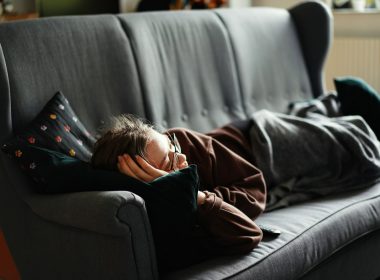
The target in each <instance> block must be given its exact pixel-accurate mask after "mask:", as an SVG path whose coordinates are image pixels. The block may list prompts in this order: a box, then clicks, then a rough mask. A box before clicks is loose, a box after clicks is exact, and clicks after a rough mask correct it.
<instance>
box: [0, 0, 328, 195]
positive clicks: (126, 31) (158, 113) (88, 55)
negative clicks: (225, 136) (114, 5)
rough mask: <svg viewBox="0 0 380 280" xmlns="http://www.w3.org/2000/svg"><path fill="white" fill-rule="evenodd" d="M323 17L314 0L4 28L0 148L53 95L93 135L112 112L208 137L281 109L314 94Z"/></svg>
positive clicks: (318, 86) (0, 32) (318, 88)
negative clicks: (66, 102) (287, 7)
mask: <svg viewBox="0 0 380 280" xmlns="http://www.w3.org/2000/svg"><path fill="white" fill-rule="evenodd" d="M330 22H331V15H330V12H329V11H328V9H327V8H326V7H325V6H324V5H323V4H321V3H319V2H306V3H303V4H301V5H299V6H297V7H295V8H293V9H290V10H289V11H287V10H283V9H275V8H251V9H242V10H238V9H237V10H234V9H221V10H210V11H178V12H171V11H170V12H169V11H167V12H149V13H139V14H124V15H93V16H70V17H52V18H46V19H39V20H30V21H20V22H14V23H2V24H0V89H1V92H0V131H1V132H2V133H1V134H0V143H2V142H4V140H5V139H7V138H9V137H10V136H11V135H12V134H13V133H15V132H17V131H19V130H21V129H22V128H23V127H24V126H25V125H26V124H27V123H29V122H30V121H31V120H32V119H33V118H34V117H35V116H36V115H37V114H38V113H39V111H40V110H41V109H42V107H43V105H44V104H45V103H46V102H47V101H48V100H49V99H50V98H51V97H52V96H53V95H54V93H55V92H56V91H58V90H61V91H62V92H63V93H64V94H65V95H66V97H67V98H68V100H69V101H70V103H71V105H72V107H73V108H74V110H75V111H76V112H77V114H78V116H79V118H80V119H81V120H82V122H83V123H84V124H85V126H86V127H87V128H88V129H89V130H90V131H92V132H96V128H98V127H99V126H101V125H102V123H103V122H104V121H105V120H106V119H107V118H109V117H110V116H112V115H118V114H120V113H133V114H136V115H139V116H140V117H144V118H147V119H149V120H151V121H153V122H154V123H156V124H157V125H159V126H162V127H164V128H165V127H173V126H182V127H188V128H192V129H195V130H198V131H207V130H210V129H213V128H215V127H216V126H220V125H223V124H226V123H228V122H230V121H233V120H236V119H243V118H246V117H248V116H249V115H250V114H251V113H252V112H254V111H255V110H258V109H263V108H265V109H271V110H275V111H285V109H286V105H287V103H288V102H289V101H292V100H297V99H305V98H311V97H313V96H317V95H320V94H321V93H322V92H323V83H322V68H323V64H324V61H325V58H326V55H327V51H328V49H329V45H330V40H329V39H330V37H331V32H330V29H331V25H330ZM4 173H5V172H4V171H3V170H0V177H3V176H4ZM9 177H12V176H9ZM9 177H8V178H9ZM0 180H1V181H2V182H5V181H4V180H5V179H4V180H3V179H2V178H0ZM16 185H19V184H16ZM0 195H1V194H0Z"/></svg>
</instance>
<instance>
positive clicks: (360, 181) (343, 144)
mask: <svg viewBox="0 0 380 280" xmlns="http://www.w3.org/2000/svg"><path fill="white" fill-rule="evenodd" d="M251 118H252V127H251V130H250V137H251V143H252V149H253V153H254V155H255V160H256V165H257V166H258V168H260V169H261V170H262V171H263V174H264V177H265V178H266V181H267V185H268V204H267V210H268V211H269V210H273V209H276V208H279V207H285V206H288V205H289V204H292V203H295V202H300V201H304V200H307V199H310V198H313V197H315V196H320V195H328V194H331V193H337V192H342V191H347V190H353V189H358V188H363V187H365V186H368V185H369V184H373V183H374V182H375V181H377V180H378V179H379V178H380V144H379V141H378V140H377V138H376V136H375V134H374V133H373V131H372V130H371V129H370V127H369V126H368V125H367V123H366V122H365V121H364V120H363V118H362V117H360V116H339V110H338V104H337V103H336V101H335V98H334V96H332V95H328V96H325V97H323V98H322V99H319V100H314V101H312V102H301V103H296V104H293V106H292V107H291V111H290V113H289V114H279V113H273V112H270V111H267V110H262V111H258V112H256V113H254V114H253V115H252V117H251Z"/></svg>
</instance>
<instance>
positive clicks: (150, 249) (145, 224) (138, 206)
mask: <svg viewBox="0 0 380 280" xmlns="http://www.w3.org/2000/svg"><path fill="white" fill-rule="evenodd" d="M130 194H131V195H132V196H133V201H129V202H128V203H125V200H124V203H122V204H121V205H120V207H119V209H118V211H117V215H116V218H117V219H118V220H119V222H120V223H122V224H125V225H127V226H128V228H129V229H130V232H131V235H133V234H134V233H133V231H132V230H131V227H129V225H128V224H127V223H125V222H124V221H123V220H122V219H120V218H119V211H120V210H121V209H122V208H123V207H125V208H128V207H131V206H132V207H135V208H136V209H138V210H140V209H141V208H140V205H138V204H137V202H136V195H135V194H134V193H132V192H130ZM144 203H145V202H144ZM137 212H138V213H139V214H140V218H141V219H140V221H142V223H143V225H144V229H145V232H147V231H148V226H147V223H146V221H145V219H144V217H143V216H142V215H141V212H140V211H137ZM145 239H146V242H147V244H148V246H149V253H150V256H149V259H150V265H151V270H150V272H151V273H152V277H154V276H155V273H154V271H156V269H155V268H154V267H153V264H154V263H155V261H156V260H155V259H153V258H152V257H155V249H154V247H152V246H151V245H152V240H149V237H148V236H147V234H145ZM132 240H133V238H132ZM131 243H132V246H133V247H134V242H131ZM133 256H134V259H135V260H136V255H135V250H134V249H133ZM135 267H136V268H138V267H139V266H138V265H137V264H135ZM137 271H138V270H137ZM138 275H139V276H140V272H139V271H138ZM139 278H140V279H141V277H139Z"/></svg>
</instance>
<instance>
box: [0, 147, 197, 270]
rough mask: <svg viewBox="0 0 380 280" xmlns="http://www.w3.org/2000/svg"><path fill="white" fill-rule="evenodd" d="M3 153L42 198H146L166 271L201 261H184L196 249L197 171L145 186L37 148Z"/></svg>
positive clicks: (190, 169)
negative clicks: (118, 193) (97, 194)
mask: <svg viewBox="0 0 380 280" xmlns="http://www.w3.org/2000/svg"><path fill="white" fill-rule="evenodd" d="M3 151H5V152H7V153H8V154H9V155H10V156H11V157H12V158H15V159H16V160H17V162H18V163H19V165H20V167H21V168H22V169H23V170H24V171H25V172H26V173H27V174H28V175H29V176H30V177H31V178H32V179H33V181H34V183H35V184H34V185H35V187H36V191H37V192H40V193H49V194H51V193H65V192H78V191H111V190H112V191H114V190H126V191H131V192H133V193H135V194H137V195H139V196H141V197H142V198H143V199H144V201H145V205H146V208H147V213H148V216H149V220H150V223H151V227H152V232H153V237H154V240H155V246H156V253H157V259H158V264H159V269H160V271H167V270H170V269H174V268H178V267H181V266H185V265H188V264H190V263H192V262H193V261H195V260H194V259H189V258H188V256H186V255H184V254H188V253H190V252H187V253H186V252H183V251H182V249H183V245H184V244H190V242H191V240H190V239H191V234H190V232H191V231H192V230H193V229H194V228H195V226H196V219H195V212H196V210H197V193H198V187H199V178H198V173H197V168H196V166H195V165H190V166H189V167H187V168H185V169H182V170H179V171H177V172H173V173H170V174H168V175H166V176H163V177H160V178H158V179H156V180H154V181H152V182H150V183H144V182H141V181H139V180H136V179H134V178H132V177H128V176H126V175H123V174H121V173H119V172H114V171H107V170H98V169H93V168H92V167H91V166H90V164H89V163H87V162H84V161H81V160H79V159H77V158H73V157H70V156H68V155H65V154H62V153H59V152H56V151H52V150H49V149H45V148H41V147H37V146H35V145H24V144H22V143H18V144H7V145H4V146H3ZM191 249H195V248H190V250H191ZM179 254H180V255H179ZM194 254H196V253H195V252H193V255H194ZM194 256H196V255H194Z"/></svg>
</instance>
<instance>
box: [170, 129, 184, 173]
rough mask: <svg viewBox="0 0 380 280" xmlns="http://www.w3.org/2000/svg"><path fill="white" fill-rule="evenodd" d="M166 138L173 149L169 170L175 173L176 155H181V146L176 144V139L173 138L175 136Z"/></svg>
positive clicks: (176, 168)
mask: <svg viewBox="0 0 380 280" xmlns="http://www.w3.org/2000/svg"><path fill="white" fill-rule="evenodd" d="M168 138H169V140H170V143H171V144H172V145H173V147H174V153H173V160H172V162H171V164H170V170H173V171H177V170H178V167H177V165H178V155H179V154H180V153H181V146H180V144H179V142H178V139H177V137H176V136H175V134H174V133H173V134H171V135H170V134H168Z"/></svg>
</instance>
